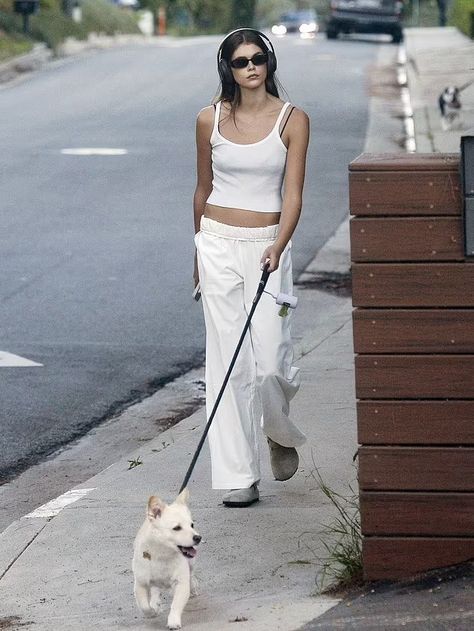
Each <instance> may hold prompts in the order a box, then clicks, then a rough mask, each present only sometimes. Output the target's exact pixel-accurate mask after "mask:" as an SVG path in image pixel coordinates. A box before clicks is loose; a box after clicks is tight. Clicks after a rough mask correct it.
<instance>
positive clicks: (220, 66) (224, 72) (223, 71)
mask: <svg viewBox="0 0 474 631" xmlns="http://www.w3.org/2000/svg"><path fill="white" fill-rule="evenodd" d="M239 31H253V32H254V33H256V34H257V35H260V37H261V38H262V39H263V41H264V43H265V46H266V48H267V50H266V51H264V52H266V53H267V56H268V61H267V73H268V75H269V76H271V75H272V74H273V73H274V72H275V70H276V67H277V60H276V55H275V49H274V48H273V44H272V43H271V41H270V39H269V38H268V37H267V36H266V35H265V33H262V32H261V31H257V30H256V29H254V28H245V27H243V28H237V29H235V31H231V32H230V33H228V34H227V35H226V36H225V37H224V39H223V40H222V42H221V45H220V46H219V49H218V51H217V70H218V72H219V76H220V78H221V81H222V83H232V82H233V81H234V77H233V75H232V70H231V68H230V65H229V62H228V61H227V60H226V59H222V48H223V46H224V44H225V42H226V41H227V39H228V38H229V37H230V36H231V35H234V33H238V32H239Z"/></svg>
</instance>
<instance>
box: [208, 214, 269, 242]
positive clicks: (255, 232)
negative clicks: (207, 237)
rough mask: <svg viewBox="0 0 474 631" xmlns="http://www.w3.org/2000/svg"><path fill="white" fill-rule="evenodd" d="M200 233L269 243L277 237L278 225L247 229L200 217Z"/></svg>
mask: <svg viewBox="0 0 474 631" xmlns="http://www.w3.org/2000/svg"><path fill="white" fill-rule="evenodd" d="M200 227H201V231H202V232H207V233H209V234H214V235H217V236H219V237H224V238H227V239H237V240H241V241H270V240H272V239H276V237H277V235H278V228H279V225H278V224H274V225H272V226H262V227H259V228H248V227H246V226H231V225H229V224H227V223H221V222H220V221H215V219H210V218H209V217H204V216H202V217H201V225H200Z"/></svg>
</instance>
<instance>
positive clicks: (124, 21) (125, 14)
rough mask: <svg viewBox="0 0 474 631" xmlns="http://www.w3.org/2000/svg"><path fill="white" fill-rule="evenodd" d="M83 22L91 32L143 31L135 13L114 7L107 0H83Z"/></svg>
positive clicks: (110, 33) (108, 33)
mask: <svg viewBox="0 0 474 631" xmlns="http://www.w3.org/2000/svg"><path fill="white" fill-rule="evenodd" d="M82 23H83V25H84V28H85V29H86V30H87V31H89V32H92V31H95V32H96V33H106V34H107V35H113V34H114V33H117V32H118V33H141V31H140V29H139V28H138V24H137V17H136V14H135V13H133V12H132V11H128V10H125V9H120V8H118V7H114V6H113V5H112V4H111V3H110V2H107V0H83V2H82Z"/></svg>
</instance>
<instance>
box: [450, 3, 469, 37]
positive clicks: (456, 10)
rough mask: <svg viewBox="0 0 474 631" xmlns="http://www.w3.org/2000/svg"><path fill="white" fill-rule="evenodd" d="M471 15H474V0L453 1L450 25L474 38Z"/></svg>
mask: <svg viewBox="0 0 474 631" xmlns="http://www.w3.org/2000/svg"><path fill="white" fill-rule="evenodd" d="M471 14H474V0H452V4H451V11H450V12H449V23H450V24H451V25H452V26H457V28H458V29H459V30H460V31H462V32H463V33H464V34H465V35H467V36H468V37H473V36H474V33H472V32H471V27H472V25H471V19H473V18H471Z"/></svg>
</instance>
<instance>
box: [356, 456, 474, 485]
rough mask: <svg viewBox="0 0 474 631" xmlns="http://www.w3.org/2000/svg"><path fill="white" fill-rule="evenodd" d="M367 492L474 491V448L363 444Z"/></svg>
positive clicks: (362, 466) (361, 460)
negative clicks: (370, 445)
mask: <svg viewBox="0 0 474 631" xmlns="http://www.w3.org/2000/svg"><path fill="white" fill-rule="evenodd" d="M359 486H360V488H361V489H362V490H365V491H474V448H471V447H360V448H359Z"/></svg>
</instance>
